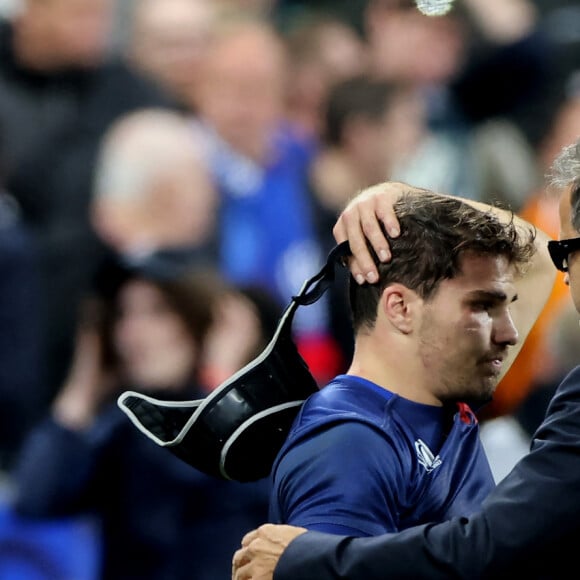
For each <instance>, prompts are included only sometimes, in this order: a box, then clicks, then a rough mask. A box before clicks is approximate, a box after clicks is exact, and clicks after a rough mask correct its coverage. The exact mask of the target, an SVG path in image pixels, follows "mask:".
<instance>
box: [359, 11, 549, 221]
mask: <svg viewBox="0 0 580 580" xmlns="http://www.w3.org/2000/svg"><path fill="white" fill-rule="evenodd" d="M365 23H366V26H365V31H366V36H367V39H368V43H369V51H370V58H371V69H372V71H373V73H374V74H375V75H377V76H378V77H379V78H382V79H386V80H390V81H392V82H406V83H411V84H415V85H416V86H417V87H418V88H419V89H420V90H421V91H422V94H423V98H424V99H425V103H426V107H427V109H426V110H427V119H428V123H429V126H430V127H431V129H432V133H431V135H430V138H429V139H427V140H425V141H424V142H423V143H422V145H421V148H420V149H419V150H418V151H417V152H416V154H415V156H414V157H413V158H412V159H410V160H408V162H407V164H406V165H405V166H403V167H400V168H399V169H398V171H397V173H395V174H394V175H393V176H392V177H393V178H394V179H400V180H402V181H408V182H410V183H415V184H417V185H421V184H423V185H425V186H428V187H431V188H435V189H439V190H442V191H448V192H450V193H455V194H457V195H462V196H464V197H468V198H473V199H478V200H481V201H484V202H488V203H490V202H501V203H503V204H504V205H509V206H510V207H512V208H513V209H514V210H518V209H519V208H520V207H521V206H522V204H523V202H524V199H525V194H526V193H527V192H528V191H531V190H532V189H534V188H535V187H537V186H538V184H539V183H540V181H541V176H540V175H538V174H537V171H536V166H535V159H534V156H533V150H532V148H531V146H530V143H529V142H528V139H527V138H526V134H525V132H523V131H522V128H521V127H520V126H519V125H517V124H515V123H514V122H513V121H512V117H513V115H514V111H516V110H519V107H523V106H524V105H525V103H526V102H527V100H529V99H531V98H532V93H535V92H539V91H541V90H543V84H542V83H543V81H544V80H545V79H546V76H545V74H544V70H545V67H546V64H545V59H544V53H545V52H546V51H545V48H546V44H545V43H544V42H543V41H542V39H541V37H540V35H538V34H536V31H537V29H536V19H535V11H534V9H533V5H532V4H530V3H529V2H528V1H527V0H510V2H509V5H507V3H506V2H499V3H498V2H495V0H493V1H491V2H488V1H487V0H483V1H481V0H466V1H465V2H463V3H457V4H456V5H455V6H454V9H453V10H452V11H451V12H450V13H449V14H447V15H446V16H441V17H438V18H429V17H426V16H424V15H422V14H421V13H420V12H419V11H418V10H417V9H416V6H415V3H414V2H412V1H411V0H370V1H369V3H368V5H367V10H366V12H365ZM516 65H517V66H516ZM490 87H501V90H490Z"/></svg>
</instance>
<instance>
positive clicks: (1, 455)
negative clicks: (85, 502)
mask: <svg viewBox="0 0 580 580" xmlns="http://www.w3.org/2000/svg"><path fill="white" fill-rule="evenodd" d="M2 145H3V144H2V143H1V142H0V472H3V471H5V470H8V469H10V467H11V466H12V463H13V461H14V459H15V457H16V456H17V454H18V450H19V448H20V444H21V443H22V439H23V437H24V436H25V434H26V433H27V430H28V429H29V428H30V426H31V424H32V423H33V422H34V421H35V419H37V418H38V413H39V409H40V407H41V404H40V403H41V402H42V399H41V394H42V393H43V389H42V385H43V380H44V377H43V372H44V364H43V363H44V361H43V348H42V336H43V335H42V332H41V331H42V320H41V311H40V305H41V294H40V287H39V278H38V263H37V262H38V251H37V248H36V246H35V245H34V242H33V240H32V237H31V236H30V232H29V231H28V229H27V228H26V226H25V225H24V224H23V223H22V220H21V217H20V208H19V207H18V203H17V202H16V200H15V199H14V198H13V197H12V196H11V195H10V194H9V193H8V192H7V191H5V190H4V189H3V188H2V177H3V175H2V169H3V167H2V159H3V156H2V150H3V147H2Z"/></svg>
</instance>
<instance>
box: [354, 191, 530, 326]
mask: <svg viewBox="0 0 580 580" xmlns="http://www.w3.org/2000/svg"><path fill="white" fill-rule="evenodd" d="M394 209H395V212H396V214H397V217H398V220H399V224H400V229H401V234H400V236H399V237H397V238H390V237H388V235H387V234H386V233H385V235H387V237H388V239H389V244H390V246H391V250H392V259H391V261H390V262H388V263H381V262H380V261H379V259H378V257H377V256H376V254H375V253H374V251H373V250H372V248H371V247H370V245H369V250H370V251H371V254H372V255H373V256H374V259H375V263H376V264H377V267H378V270H379V281H378V282H377V283H376V284H363V285H362V286H361V285H358V284H356V283H354V282H352V281H351V283H350V307H351V313H352V322H353V326H354V330H355V331H358V330H359V329H360V328H362V327H363V326H366V327H372V326H373V325H374V323H375V320H376V316H377V308H378V303H379V299H380V296H381V295H382V293H383V290H384V289H385V288H386V287H387V286H388V285H389V284H392V283H394V282H398V283H401V284H403V285H405V286H406V287H408V288H410V289H412V290H414V291H416V292H417V293H418V294H419V295H420V296H421V297H422V298H423V299H425V300H428V299H429V298H431V297H432V296H433V294H434V293H435V292H436V290H437V288H438V286H439V283H440V282H441V281H442V280H448V279H452V278H455V277H456V276H457V275H458V274H459V273H460V272H461V266H462V257H463V256H464V255H465V253H467V252H473V253H476V254H489V255H493V256H496V255H501V256H506V257H507V259H508V261H509V263H510V264H513V265H514V266H515V267H516V271H517V272H518V273H522V272H523V271H524V270H525V267H526V266H527V265H528V264H529V262H530V261H531V259H532V257H533V255H534V253H535V245H534V240H535V236H536V231H535V229H534V228H533V227H530V228H529V229H527V230H526V231H522V229H521V228H519V227H518V226H516V224H515V222H514V221H513V219H512V220H511V221H510V222H509V223H504V222H502V221H501V220H500V219H499V218H498V217H497V215H495V214H494V213H493V212H492V211H488V212H483V211H480V210H477V209H476V208H474V207H472V206H471V205H469V204H467V203H465V202H464V201H462V200H461V199H459V198H454V197H448V196H442V195H438V194H435V193H433V192H431V191H428V190H424V191H423V192H421V193H420V194H417V193H407V194H404V195H403V196H402V197H401V198H400V199H399V200H398V201H397V202H396V204H395V207H394Z"/></svg>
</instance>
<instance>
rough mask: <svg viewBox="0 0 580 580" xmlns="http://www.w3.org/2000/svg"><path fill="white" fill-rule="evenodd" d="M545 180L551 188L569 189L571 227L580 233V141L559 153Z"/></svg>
mask: <svg viewBox="0 0 580 580" xmlns="http://www.w3.org/2000/svg"><path fill="white" fill-rule="evenodd" d="M547 178H548V184H549V185H550V186H552V187H556V188H558V189H562V188H564V187H571V195H570V203H571V205H572V225H573V226H574V229H575V230H576V231H578V232H580V139H578V140H577V141H576V142H574V143H572V144H570V145H567V146H566V147H564V148H563V149H562V150H561V151H560V153H559V154H558V156H557V157H556V159H555V160H554V162H553V163H552V167H551V168H550V171H549V173H548V175H547Z"/></svg>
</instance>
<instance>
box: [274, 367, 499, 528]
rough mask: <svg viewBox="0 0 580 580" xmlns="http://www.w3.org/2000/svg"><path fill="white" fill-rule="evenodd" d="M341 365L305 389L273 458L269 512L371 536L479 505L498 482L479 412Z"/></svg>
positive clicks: (308, 524)
mask: <svg viewBox="0 0 580 580" xmlns="http://www.w3.org/2000/svg"><path fill="white" fill-rule="evenodd" d="M446 417H449V414H448V412H446V411H445V409H444V408H442V407H436V406H432V405H424V404H421V403H415V402H413V401H410V400H408V399H405V398H403V397H400V396H398V395H396V394H394V393H391V392H389V391H387V390H385V389H383V388H381V387H379V386H378V385H376V384H374V383H372V382H370V381H367V380H366V379H362V378H360V377H355V376H351V375H340V376H338V377H336V378H335V379H334V380H333V381H332V382H331V383H329V384H328V385H327V386H325V387H324V388H323V389H321V390H320V391H319V392H317V393H315V394H314V395H311V396H310V397H309V398H308V400H307V401H306V402H305V404H304V405H303V408H302V409H301V411H300V413H299V415H298V416H297V418H296V420H295V422H294V425H293V427H292V430H291V432H290V434H289V436H288V438H287V440H286V442H285V444H284V446H283V447H282V449H281V450H280V453H279V454H278V457H277V458H276V461H275V463H274V467H273V471H272V477H273V488H272V495H271V500H270V521H272V522H275V523H287V524H293V525H297V526H303V527H306V528H309V529H312V530H317V531H322V532H330V533H337V534H348V535H355V536H374V535H379V534H382V533H386V532H396V531H399V530H403V529H405V528H408V527H411V526H414V525H417V524H422V523H427V522H438V521H442V520H446V519H449V518H450V517H453V516H457V515H468V514H471V513H472V512H474V511H477V510H478V509H479V508H480V506H481V503H482V501H483V500H484V499H485V497H486V496H487V495H488V494H489V492H490V491H491V490H492V489H493V488H494V487H495V484H494V480H493V476H492V473H491V469H490V466H489V463H488V461H487V458H486V456H485V452H484V450H483V447H482V444H481V442H480V439H479V425H478V422H477V419H476V417H475V415H474V414H473V413H472V412H471V410H470V409H469V407H468V406H467V405H465V404H462V403H460V404H458V405H457V412H456V413H455V414H454V416H453V421H452V424H451V426H450V425H449V420H448V419H447V420H446Z"/></svg>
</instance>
